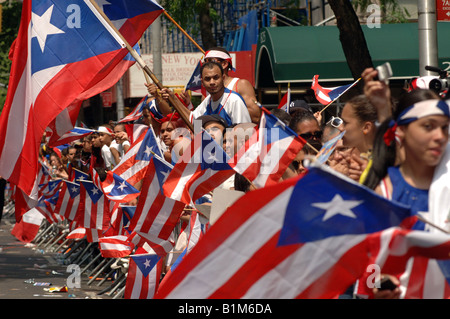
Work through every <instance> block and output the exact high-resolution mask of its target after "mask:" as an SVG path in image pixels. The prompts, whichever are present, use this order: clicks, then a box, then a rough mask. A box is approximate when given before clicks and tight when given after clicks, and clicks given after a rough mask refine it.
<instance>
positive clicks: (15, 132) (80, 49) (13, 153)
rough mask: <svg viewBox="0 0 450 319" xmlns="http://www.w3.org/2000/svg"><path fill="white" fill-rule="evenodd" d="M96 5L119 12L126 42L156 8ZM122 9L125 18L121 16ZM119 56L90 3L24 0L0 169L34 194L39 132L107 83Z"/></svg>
mask: <svg viewBox="0 0 450 319" xmlns="http://www.w3.org/2000/svg"><path fill="white" fill-rule="evenodd" d="M102 8H103V10H104V11H105V12H106V14H107V15H109V16H110V17H111V19H112V20H118V16H117V15H118V14H119V13H121V14H122V18H125V19H123V20H122V21H121V23H122V24H123V25H122V26H121V27H120V30H123V31H121V32H123V34H124V35H126V34H127V33H126V32H125V31H128V33H129V35H127V37H126V38H127V40H128V42H129V43H130V45H135V43H136V42H137V41H138V39H139V38H140V35H141V34H142V33H141V32H143V31H144V30H145V29H146V28H147V27H148V25H149V24H151V22H152V21H153V20H154V18H156V17H157V16H158V15H159V14H160V13H161V12H162V10H163V9H162V8H161V7H160V6H159V5H157V4H156V3H154V2H153V1H150V0H145V1H144V0H139V1H123V0H121V1H119V0H117V1H113V0H111V1H108V2H107V3H106V2H105V3H104V4H103V6H102ZM146 10H147V11H146ZM123 12H127V13H133V16H129V17H123ZM113 14H116V16H115V17H114V16H113ZM126 18H128V20H127V19H126ZM150 18H152V19H153V20H152V19H150ZM127 55H128V51H127V50H126V49H125V46H124V43H123V41H122V40H121V39H120V37H119V36H118V35H117V34H116V33H115V32H114V31H113V30H112V28H111V27H110V26H109V25H108V24H107V23H106V21H104V19H103V18H101V17H100V14H99V13H98V12H97V11H96V9H95V8H94V7H93V5H92V3H91V2H90V1H87V0H86V1H82V0H70V1H69V0H59V1H54V0H53V1H52V0H43V1H32V0H25V1H24V2H23V9H22V18H21V25H20V29H19V33H18V36H17V38H16V40H15V42H14V44H13V46H12V48H11V55H10V56H11V57H12V67H11V75H10V82H9V89H8V94H7V97H6V103H5V107H4V108H3V112H2V114H1V116H0V145H1V147H0V175H1V176H3V177H4V178H5V179H7V180H9V181H10V182H11V183H13V184H15V185H17V186H18V187H19V188H21V189H22V190H23V191H24V192H25V193H26V194H27V195H29V196H32V197H36V196H37V195H36V194H32V190H33V185H34V183H35V180H34V177H35V176H36V172H37V156H38V149H39V145H40V141H41V138H42V136H43V133H44V131H45V130H46V128H47V127H48V126H49V124H50V123H51V122H52V121H53V120H54V119H55V118H56V117H57V116H58V115H59V114H60V113H61V112H62V111H63V110H65V109H66V108H67V107H68V106H69V105H73V103H74V102H75V101H77V100H82V99H86V98H88V97H90V96H93V95H95V94H98V93H100V92H102V91H103V90H105V89H106V88H107V87H110V86H112V85H113V84H114V83H115V81H117V80H118V79H119V78H120V76H121V74H119V73H115V72H114V75H116V76H117V77H116V78H114V77H110V76H108V75H109V74H110V73H111V72H112V71H116V66H117V65H118V64H119V63H120V62H122V61H123V60H124V58H125V57H126V56H127ZM130 65H131V64H128V67H129V66H130ZM126 69H127V67H125V69H123V71H125V70H126ZM122 74H123V73H122ZM107 80H108V81H107ZM111 81H112V82H111ZM78 105H79V104H78ZM73 113H76V112H73Z"/></svg>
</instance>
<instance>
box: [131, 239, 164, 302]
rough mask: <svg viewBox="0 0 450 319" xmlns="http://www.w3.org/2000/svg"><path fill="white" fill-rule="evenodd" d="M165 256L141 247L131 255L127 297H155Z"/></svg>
mask: <svg viewBox="0 0 450 319" xmlns="http://www.w3.org/2000/svg"><path fill="white" fill-rule="evenodd" d="M163 262H164V258H162V257H161V256H158V255H157V254H156V253H155V252H151V253H149V252H148V251H146V250H145V249H143V248H141V247H139V248H138V249H137V250H136V254H134V255H131V256H130V264H129V268H128V275H127V281H126V284H125V293H124V298H125V299H153V296H154V295H155V293H156V291H157V289H158V286H159V281H160V278H161V273H162V266H163Z"/></svg>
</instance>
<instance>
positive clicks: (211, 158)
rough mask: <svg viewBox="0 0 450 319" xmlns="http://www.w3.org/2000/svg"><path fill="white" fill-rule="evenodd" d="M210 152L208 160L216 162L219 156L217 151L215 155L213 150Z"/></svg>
mask: <svg viewBox="0 0 450 319" xmlns="http://www.w3.org/2000/svg"><path fill="white" fill-rule="evenodd" d="M208 154H209V157H208V161H211V160H212V161H211V163H212V162H215V161H218V158H217V157H216V153H214V155H213V153H212V152H208Z"/></svg>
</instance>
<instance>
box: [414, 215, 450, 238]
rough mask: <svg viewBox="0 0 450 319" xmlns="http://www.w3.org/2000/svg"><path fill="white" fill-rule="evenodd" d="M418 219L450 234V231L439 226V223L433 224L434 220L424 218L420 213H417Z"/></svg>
mask: <svg viewBox="0 0 450 319" xmlns="http://www.w3.org/2000/svg"><path fill="white" fill-rule="evenodd" d="M417 219H419V220H421V221H422V222H424V223H425V224H428V225H430V226H431V227H434V228H436V229H438V230H440V231H441V232H443V233H446V234H449V232H448V231H446V230H445V229H443V228H441V227H439V226H438V225H435V224H433V223H432V222H430V221H429V220H426V219H425V218H423V217H422V216H420V215H419V214H418V215H417Z"/></svg>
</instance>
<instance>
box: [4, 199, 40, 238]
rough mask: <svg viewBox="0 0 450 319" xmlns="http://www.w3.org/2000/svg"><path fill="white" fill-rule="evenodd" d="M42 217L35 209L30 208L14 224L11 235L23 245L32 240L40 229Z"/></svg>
mask: <svg viewBox="0 0 450 319" xmlns="http://www.w3.org/2000/svg"><path fill="white" fill-rule="evenodd" d="M44 218H45V217H44V215H42V213H41V212H40V211H39V210H38V209H37V208H36V207H34V208H32V209H30V210H29V211H27V212H26V213H25V214H23V215H22V219H21V220H20V221H19V222H16V223H15V224H14V227H13V229H12V230H11V234H12V235H13V236H14V237H16V238H17V239H18V240H20V241H21V242H24V243H30V242H32V241H33V240H34V238H35V237H36V235H37V233H38V232H39V228H40V227H41V224H42V220H43V219H44Z"/></svg>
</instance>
